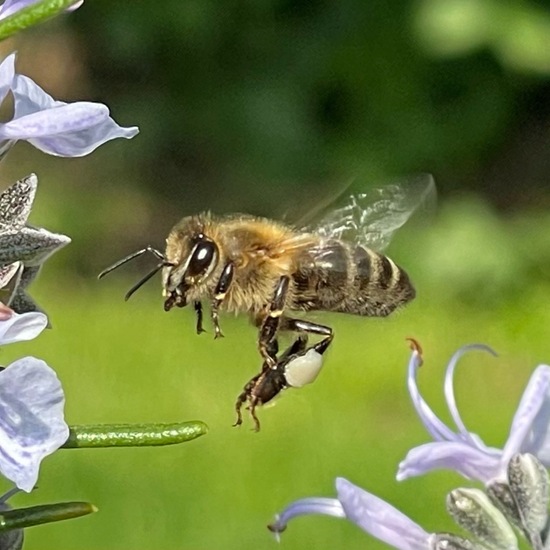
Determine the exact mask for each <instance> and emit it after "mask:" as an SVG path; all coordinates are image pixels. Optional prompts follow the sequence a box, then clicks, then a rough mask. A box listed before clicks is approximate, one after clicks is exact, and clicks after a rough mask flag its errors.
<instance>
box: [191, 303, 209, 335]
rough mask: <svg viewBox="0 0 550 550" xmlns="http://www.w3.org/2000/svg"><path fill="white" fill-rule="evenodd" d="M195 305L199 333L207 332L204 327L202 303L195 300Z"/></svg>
mask: <svg viewBox="0 0 550 550" xmlns="http://www.w3.org/2000/svg"><path fill="white" fill-rule="evenodd" d="M193 306H194V307H195V313H196V314H197V334H200V333H201V332H206V331H205V330H204V329H203V328H202V304H201V303H200V302H193Z"/></svg>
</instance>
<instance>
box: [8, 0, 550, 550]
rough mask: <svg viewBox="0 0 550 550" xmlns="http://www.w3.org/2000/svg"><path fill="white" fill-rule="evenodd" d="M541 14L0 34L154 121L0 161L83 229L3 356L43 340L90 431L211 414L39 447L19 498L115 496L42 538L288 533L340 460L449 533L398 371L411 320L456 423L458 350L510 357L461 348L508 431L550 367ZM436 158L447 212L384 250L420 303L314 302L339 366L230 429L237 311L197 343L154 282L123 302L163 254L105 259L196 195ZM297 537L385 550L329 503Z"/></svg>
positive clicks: (425, 164)
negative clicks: (349, 305)
mask: <svg viewBox="0 0 550 550" xmlns="http://www.w3.org/2000/svg"><path fill="white" fill-rule="evenodd" d="M549 35H550V7H549V5H548V3H545V2H521V1H511V0H508V1H500V2H497V1H496V0H494V1H490V0H477V1H474V0H470V1H468V0H455V1H453V0H423V1H421V0H415V1H408V2H405V1H401V2H391V3H390V2H379V1H362V0H361V1H360V0H342V1H341V2H338V3H336V2H326V1H322V0H312V1H307V2H306V1H290V0H286V1H283V0H279V1H275V0H256V1H249V2H243V1H236V0H227V1H226V2H224V3H223V4H222V3H219V2H213V1H204V0H203V1H197V0H191V1H183V2H182V1H176V0H167V1H166V2H163V3H162V4H159V5H156V4H152V3H151V2H144V1H142V0H134V1H133V2H131V3H129V2H126V3H123V2H118V3H117V2H108V1H107V0H95V1H93V2H92V1H91V0H89V1H88V2H86V3H85V5H84V6H83V7H82V8H80V9H79V10H78V11H76V12H75V13H72V14H70V15H68V16H64V17H62V18H58V19H56V20H54V21H51V22H49V23H47V24H45V25H42V26H41V27H39V28H37V29H34V30H32V31H29V32H26V33H24V34H21V35H19V36H18V37H17V38H16V39H15V40H11V41H7V42H4V43H2V49H3V52H4V53H8V52H10V51H12V50H13V49H17V50H18V52H19V54H18V67H17V68H18V71H19V72H22V73H25V74H28V75H29V76H31V77H32V78H33V79H34V80H36V81H37V82H38V83H39V84H41V85H42V86H43V87H44V88H45V89H46V90H47V91H48V92H50V93H51V94H52V95H53V96H54V97H56V98H58V99H63V100H76V99H86V100H95V101H101V102H104V103H107V104H108V105H109V106H110V108H111V110H112V113H113V116H114V117H115V118H116V120H117V121H118V122H119V123H120V124H122V125H126V126H130V125H134V124H136V125H139V127H140V130H141V133H140V134H139V136H138V137H136V138H135V139H134V140H132V141H130V142H127V141H124V142H123V141H119V142H113V143H109V144H107V145H105V146H103V147H102V148H101V149H100V150H98V151H97V152H95V153H94V154H92V155H91V156H90V157H88V158H85V159H56V158H46V157H45V156H44V155H42V154H40V153H38V152H36V151H34V150H32V148H31V147H30V146H27V145H26V144H19V145H17V147H16V148H15V149H14V150H13V151H12V152H11V153H10V155H9V157H8V158H7V159H6V161H5V162H4V164H3V172H2V180H3V185H4V186H7V185H8V184H9V183H10V182H11V181H14V180H15V179H17V178H19V177H22V176H23V175H25V174H27V173H29V172H31V171H34V172H36V173H37V174H38V176H39V180H40V185H39V190H38V195H37V199H36V203H35V208H34V210H33V213H32V215H31V222H32V223H33V224H35V225H40V226H44V227H47V228H48V229H50V230H52V231H59V232H63V233H66V234H68V235H70V236H71V237H72V238H73V244H72V245H71V246H70V247H68V248H67V249H65V250H63V251H62V252H60V253H59V254H58V255H57V256H56V257H54V258H53V259H52V260H51V261H49V262H48V264H47V266H46V269H45V270H44V272H43V274H42V276H41V278H40V279H39V280H38V281H36V282H35V283H34V284H33V287H32V294H33V296H34V297H35V299H37V300H38V301H39V303H40V304H41V305H42V306H43V307H44V308H45V309H46V310H47V312H48V313H49V315H50V318H51V321H52V324H53V326H54V329H53V330H51V331H48V332H47V333H46V334H44V335H42V336H41V337H40V338H39V339H38V340H36V341H34V342H30V343H26V344H19V345H16V346H15V345H14V346H10V347H8V348H6V349H3V350H2V356H3V358H2V362H3V363H8V362H9V361H11V360H13V359H15V358H16V357H19V356H21V355H23V354H32V355H37V356H39V357H42V358H44V359H45V360H47V361H48V363H49V364H50V365H51V366H53V367H54V368H55V369H56V370H57V372H58V373H59V376H60V377H61V379H62V381H63V383H64V386H65V390H66V394H67V418H68V420H69V422H70V423H73V424H77V423H78V424H80V423H92V422H109V421H111V422H133V421H135V422H144V421H166V422H169V421H175V420H186V419H189V420H191V419H200V420H204V421H205V422H207V423H208V425H209V426H210V433H209V434H208V435H207V436H205V437H203V438H201V439H200V440H197V441H194V442H191V443H189V444H185V445H182V446H179V447H172V448H161V449H158V448H157V449H137V450H132V449H122V450H87V451H73V450H65V451H60V452H58V453H56V454H55V455H54V456H52V457H50V458H48V459H47V460H46V461H45V464H44V467H43V470H42V474H41V477H40V482H39V489H38V490H36V491H35V492H34V493H33V494H32V495H18V496H16V497H15V498H14V499H13V503H14V504H16V505H20V506H26V505H30V504H32V503H43V502H49V501H59V500H89V501H91V502H93V503H95V504H96V505H97V506H98V507H99V509H100V512H99V513H98V514H97V515H95V516H93V517H88V518H84V519H80V520H77V521H72V522H66V523H60V524H56V525H50V526H43V527H37V528H33V529H30V530H28V531H27V546H26V548H28V549H43V548H57V549H59V550H63V549H73V548H98V549H99V548H101V549H105V548H114V549H116V548H121V549H122V548H135V549H146V548H182V549H195V548H224V549H225V548H273V547H274V545H275V542H274V541H273V540H272V537H271V536H270V534H269V533H268V532H267V529H266V528H265V525H266V524H267V523H268V522H269V521H271V520H272V517H273V514H274V513H276V512H277V511H278V510H280V509H281V508H282V507H283V506H284V505H285V504H287V503H289V502H290V501H292V500H294V499H297V498H301V497H305V496H332V495H334V478H335V477H336V476H345V477H347V478H349V479H350V480H351V481H353V482H355V483H357V484H359V485H361V486H363V487H365V488H366V489H368V490H370V491H372V492H375V493H376V494H378V495H379V496H381V497H382V498H386V499H388V500H390V501H391V502H392V503H394V504H395V505H396V506H397V507H399V508H400V509H402V510H403V511H404V512H406V513H407V514H409V515H410V516H411V517H413V518H414V519H415V520H416V521H418V522H419V523H421V524H422V525H423V526H425V528H426V529H427V530H428V531H437V530H439V531H444V530H453V526H452V523H451V521H450V519H448V518H447V517H446V514H445V511H444V498H445V494H446V492H447V491H448V490H450V489H452V488H455V487H457V486H459V485H464V484H465V482H464V481H463V480H461V479H460V478H458V477H457V476H456V475H453V474H452V473H444V472H438V473H434V474H431V475H430V476H426V477H424V478H420V479H414V480H410V481H407V482H403V483H400V484H397V483H396V482H395V481H394V476H395V472H396V468H397V464H398V462H399V461H400V460H401V459H402V458H403V457H404V456H405V454H406V452H407V450H408V449H410V448H411V447H412V446H414V445H417V444H420V443H423V442H425V441H427V435H426V434H425V433H424V432H423V430H422V428H421V426H420V424H419V422H418V421H417V419H416V418H415V416H414V415H413V414H412V413H411V410H412V409H411V405H410V403H409V398H408V394H407V391H406V387H405V373H406V365H407V361H408V356H409V352H408V348H407V346H406V343H405V337H407V336H414V337H416V338H417V339H418V340H419V341H420V342H421V344H422V345H423V347H424V350H425V367H424V368H423V369H422V371H421V373H420V376H421V386H422V388H423V391H424V392H425V394H426V397H427V399H429V401H430V403H433V406H434V407H435V408H436V409H437V410H438V411H441V413H442V415H443V416H444V418H448V416H445V414H446V411H445V409H444V403H443V397H442V381H443V373H444V368H445V364H446V362H447V360H448V358H449V357H450V355H451V354H452V353H453V352H454V351H455V350H456V349H457V348H458V347H459V346H460V345H462V344H466V343H471V342H474V341H481V342H484V343H487V344H489V345H491V346H493V347H494V348H495V349H496V350H497V351H498V352H499V354H500V357H499V358H498V359H494V358H492V357H489V356H485V355H483V354H481V353H476V354H472V355H471V356H468V357H467V358H465V359H464V366H463V368H462V367H461V368H460V369H459V371H458V375H457V392H458V400H459V404H460V405H461V407H462V411H463V414H464V417H465V421H466V423H467V425H468V426H470V427H471V428H472V430H474V431H477V432H479V433H480V435H481V436H482V437H484V438H485V439H486V441H487V442H488V443H490V444H494V445H501V444H502V443H503V442H504V440H505V437H506V434H507V429H508V426H509V422H510V419H511V417H512V415H513V411H514V408H515V406H516V404H517V401H518V399H519V396H520V394H521V391H522V389H523V387H524V385H525V383H526V380H527V379H528V377H529V375H530V373H531V371H532V370H533V368H534V367H535V366H536V365H537V364H538V363H540V362H544V361H545V360H548V345H547V327H548V326H549V317H550V312H549V309H548V307H547V304H548V297H549V291H550V285H549V282H548V281H549V274H550V213H549V208H548V206H549V204H550V192H549V188H548V181H549V177H550V155H549V152H550V124H549V123H550V80H549V77H550V50H549V49H548V47H547V44H548V36H549ZM418 172H431V173H433V174H434V176H435V178H436V181H437V184H438V189H439V204H438V207H437V210H436V211H435V212H434V214H433V215H432V216H431V217H425V219H416V220H413V221H411V223H410V224H408V225H407V226H406V228H404V229H403V230H402V231H401V232H400V233H399V234H398V236H397V237H396V239H395V242H394V243H393V244H392V246H391V247H390V250H389V251H390V254H391V256H392V257H393V258H394V259H395V260H396V261H397V262H398V263H399V264H400V265H403V266H405V267H406V268H407V271H408V272H409V273H410V275H411V277H412V278H413V280H414V281H415V284H416V287H417V290H418V298H417V300H416V301H415V302H414V303H413V304H412V305H411V306H410V307H407V308H406V309H404V310H403V311H402V312H400V313H397V314H395V315H394V316H392V317H390V318H389V319H383V320H378V319H360V318H352V317H346V316H342V315H334V314H332V315H330V314H326V315H325V314H319V315H317V316H316V318H318V319H320V320H323V322H326V323H329V324H331V325H332V326H333V327H334V329H335V332H336V339H335V342H334V345H333V348H332V349H331V351H330V355H329V356H328V359H327V361H326V368H325V370H324V372H323V373H322V376H321V377H320V378H319V379H318V381H317V382H316V383H315V384H314V385H313V386H311V387H308V388H305V389H303V390H300V391H294V392H293V391H288V392H286V394H285V395H284V396H283V397H282V398H281V399H280V400H279V401H278V402H277V404H276V406H274V407H270V408H266V409H264V410H262V411H260V418H261V420H262V431H261V432H260V433H259V434H255V433H253V432H251V431H250V430H249V428H250V423H248V422H245V424H244V425H243V426H242V427H241V428H240V429H236V428H232V427H231V424H232V423H233V421H234V413H233V406H234V401H235V398H236V396H237V394H238V393H239V392H240V390H241V388H242V386H243V385H244V384H245V382H246V381H247V380H248V379H249V378H250V377H251V376H252V375H253V374H254V373H255V372H256V369H257V367H258V366H259V364H258V358H257V353H256V349H255V341H256V334H255V331H254V329H253V328H252V327H251V326H250V325H248V323H247V321H246V319H245V318H239V319H233V318H223V328H224V331H225V333H226V338H225V339H223V340H221V341H216V342H213V340H212V334H211V331H210V333H209V334H207V335H202V336H201V337H197V336H195V334H194V317H193V312H192V311H186V310H181V311H180V310H178V311H174V312H171V313H170V314H166V313H164V311H162V301H161V297H160V291H159V289H158V286H157V288H155V283H150V284H149V285H147V286H146V287H144V289H143V290H142V291H140V292H139V293H138V294H137V295H136V296H135V297H134V298H133V299H132V300H131V301H130V302H129V303H127V304H125V303H124V302H123V300H122V297H123V295H124V292H125V291H126V290H127V289H128V288H129V287H130V286H131V285H132V284H133V282H135V281H136V280H137V278H138V277H139V274H140V273H143V272H144V271H145V270H146V269H148V267H149V265H150V262H148V261H147V260H145V259H144V260H143V261H142V262H136V265H134V266H132V267H131V266H128V268H127V269H126V270H125V271H120V272H117V273H116V274H113V275H112V276H111V277H110V278H109V279H105V280H103V281H101V282H98V281H97V280H96V279H95V275H96V274H97V273H98V272H99V271H100V270H101V269H103V268H104V267H105V266H106V265H108V264H110V263H112V262H113V261H114V260H115V259H118V258H119V257H122V256H123V255H125V254H127V253H128V252H131V251H133V250H134V249H137V248H140V247H142V246H143V245H146V244H152V245H154V246H158V247H160V248H162V246H163V241H164V238H165V237H166V234H167V232H168V231H169V229H170V227H171V226H172V225H173V224H174V223H175V222H176V221H177V220H178V219H179V218H180V217H182V216H184V215H187V214H191V213H194V212H196V211H200V210H203V209H207V208H209V209H212V210H214V211H217V212H231V211H244V212H249V213H255V214H262V215H268V216H271V217H279V216H285V215H286V216H287V217H288V218H289V219H292V216H294V215H299V214H305V213H307V211H308V210H310V209H312V208H314V207H315V205H316V204H317V203H318V201H319V199H320V197H325V196H330V195H331V194H334V192H335V190H338V189H340V188H341V187H342V186H343V185H344V184H345V183H346V182H348V181H350V180H353V182H354V183H353V185H354V188H355V189H357V190H361V189H366V188H367V187H368V186H369V185H373V184H374V185H381V184H383V183H384V182H387V181H395V180H400V179H403V178H404V179H403V181H404V180H406V178H407V176H408V175H410V174H414V173H418ZM296 205H299V208H296ZM417 218H421V217H420V216H417ZM156 284H157V285H158V281H157V282H156ZM6 487H7V484H6ZM455 530H456V529H455ZM282 543H283V544H284V546H285V548H288V549H293V548H303V547H304V546H305V545H306V544H307V545H310V546H311V547H315V548H348V549H354V548H364V547H365V546H367V545H368V546H369V548H384V545H382V544H381V543H377V542H375V541H372V540H367V538H366V535H364V534H363V533H362V532H360V531H359V529H357V528H356V527H354V526H353V525H349V524H347V523H345V522H343V521H337V520H331V519H328V518H320V517H317V518H305V519H300V520H297V521H295V522H294V523H293V524H291V525H290V527H289V529H288V532H287V533H285V534H284V535H283V542H282Z"/></svg>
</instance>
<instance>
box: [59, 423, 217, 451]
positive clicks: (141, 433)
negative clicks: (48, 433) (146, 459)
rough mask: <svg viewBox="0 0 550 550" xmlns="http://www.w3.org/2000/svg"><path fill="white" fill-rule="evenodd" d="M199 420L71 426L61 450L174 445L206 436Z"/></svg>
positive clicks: (206, 428)
mask: <svg viewBox="0 0 550 550" xmlns="http://www.w3.org/2000/svg"><path fill="white" fill-rule="evenodd" d="M207 431H208V426H207V425H206V424H204V422H201V421H199V420H193V421H190V422H173V423H170V424H88V425H82V426H71V427H70V432H69V439H68V440H67V442H66V443H65V444H64V445H63V447H62V448H64V449H81V448H90V447H151V446H158V445H176V444H177V443H184V442H185V441H191V440H192V439H196V438H197V437H200V436H201V435H204V434H206V432H207Z"/></svg>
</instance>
